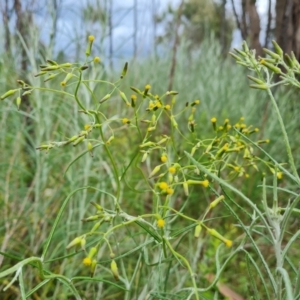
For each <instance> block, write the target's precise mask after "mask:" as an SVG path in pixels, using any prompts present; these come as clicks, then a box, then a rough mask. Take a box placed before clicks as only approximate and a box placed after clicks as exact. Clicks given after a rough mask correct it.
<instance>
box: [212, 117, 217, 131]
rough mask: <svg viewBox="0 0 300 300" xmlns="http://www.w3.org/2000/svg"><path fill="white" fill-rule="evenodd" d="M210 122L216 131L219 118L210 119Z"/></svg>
mask: <svg viewBox="0 0 300 300" xmlns="http://www.w3.org/2000/svg"><path fill="white" fill-rule="evenodd" d="M210 121H211V123H212V125H213V128H214V130H215V131H216V128H217V127H216V123H217V118H215V117H213V118H211V119H210Z"/></svg>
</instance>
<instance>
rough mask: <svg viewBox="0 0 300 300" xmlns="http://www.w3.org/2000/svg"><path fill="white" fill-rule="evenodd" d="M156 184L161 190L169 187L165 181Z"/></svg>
mask: <svg viewBox="0 0 300 300" xmlns="http://www.w3.org/2000/svg"><path fill="white" fill-rule="evenodd" d="M158 186H159V188H160V189H161V190H167V189H168V188H169V185H168V184H167V183H166V182H165V181H162V182H160V183H159V185H158Z"/></svg>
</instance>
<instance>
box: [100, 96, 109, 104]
mask: <svg viewBox="0 0 300 300" xmlns="http://www.w3.org/2000/svg"><path fill="white" fill-rule="evenodd" d="M110 97H111V94H106V95H105V96H104V97H103V98H102V99H101V100H100V101H99V103H103V102H105V101H107V100H108V99H109V98H110Z"/></svg>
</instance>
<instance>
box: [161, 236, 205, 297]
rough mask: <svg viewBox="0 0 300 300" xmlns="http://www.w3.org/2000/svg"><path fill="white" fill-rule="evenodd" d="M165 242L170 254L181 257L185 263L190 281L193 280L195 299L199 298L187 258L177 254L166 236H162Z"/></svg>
mask: <svg viewBox="0 0 300 300" xmlns="http://www.w3.org/2000/svg"><path fill="white" fill-rule="evenodd" d="M163 240H164V242H165V244H166V245H167V246H168V248H169V249H170V251H171V252H172V254H173V255H174V256H175V257H177V258H178V259H181V260H182V261H183V262H184V264H185V265H186V267H187V269H188V270H189V273H190V275H191V279H192V282H193V286H194V290H195V296H196V299H197V300H199V299H200V298H199V295H198V289H197V284H196V280H195V274H194V273H193V270H192V268H191V266H190V264H189V262H188V261H187V259H186V258H185V257H184V256H182V255H181V254H179V253H178V252H176V251H175V250H174V249H173V247H172V245H171V244H170V242H169V241H168V239H167V238H166V237H164V238H163Z"/></svg>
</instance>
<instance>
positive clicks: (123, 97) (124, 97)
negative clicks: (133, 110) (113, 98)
mask: <svg viewBox="0 0 300 300" xmlns="http://www.w3.org/2000/svg"><path fill="white" fill-rule="evenodd" d="M120 96H121V98H122V100H123V101H124V102H125V103H126V105H127V106H130V103H129V102H128V99H127V97H126V95H125V93H123V92H120Z"/></svg>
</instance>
